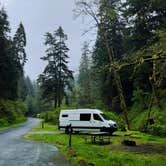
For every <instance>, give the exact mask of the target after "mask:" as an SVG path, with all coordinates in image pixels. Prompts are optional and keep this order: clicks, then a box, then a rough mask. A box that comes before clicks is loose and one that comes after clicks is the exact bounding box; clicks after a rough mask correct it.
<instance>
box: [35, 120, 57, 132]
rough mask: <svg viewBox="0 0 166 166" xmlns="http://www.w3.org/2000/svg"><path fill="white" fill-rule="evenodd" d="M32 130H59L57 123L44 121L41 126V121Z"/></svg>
mask: <svg viewBox="0 0 166 166" xmlns="http://www.w3.org/2000/svg"><path fill="white" fill-rule="evenodd" d="M32 131H59V130H58V126H57V125H53V124H51V123H44V126H43V128H42V122H40V123H39V124H38V125H37V126H36V127H35V128H33V129H32Z"/></svg>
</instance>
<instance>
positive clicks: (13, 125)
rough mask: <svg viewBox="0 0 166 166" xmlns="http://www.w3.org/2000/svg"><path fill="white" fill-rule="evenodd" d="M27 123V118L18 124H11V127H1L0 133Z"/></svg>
mask: <svg viewBox="0 0 166 166" xmlns="http://www.w3.org/2000/svg"><path fill="white" fill-rule="evenodd" d="M26 121H27V119H26V118H25V119H23V120H22V121H21V122H18V123H15V124H11V125H9V126H5V127H0V131H3V130H7V129H9V128H12V127H17V126H19V125H21V124H23V123H25V122H26Z"/></svg>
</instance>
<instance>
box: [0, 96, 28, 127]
mask: <svg viewBox="0 0 166 166" xmlns="http://www.w3.org/2000/svg"><path fill="white" fill-rule="evenodd" d="M25 109H26V105H25V104H24V103H23V102H22V101H19V100H18V101H11V100H2V99H0V118H1V119H0V127H3V126H8V125H11V124H15V123H19V122H22V121H24V120H25V117H24V111H25Z"/></svg>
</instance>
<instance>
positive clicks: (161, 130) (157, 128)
mask: <svg viewBox="0 0 166 166" xmlns="http://www.w3.org/2000/svg"><path fill="white" fill-rule="evenodd" d="M149 133H150V134H153V135H157V136H163V137H164V136H166V126H165V125H160V124H154V125H152V126H151V127H150V129H149Z"/></svg>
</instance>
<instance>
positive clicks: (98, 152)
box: [25, 124, 166, 166]
mask: <svg viewBox="0 0 166 166" xmlns="http://www.w3.org/2000/svg"><path fill="white" fill-rule="evenodd" d="M47 125H48V126H47ZM47 125H46V126H47V127H46V129H47V130H46V131H52V129H55V126H54V127H53V125H50V124H47ZM33 130H34V129H33ZM35 131H41V130H40V129H39V130H37V128H35ZM53 131H55V130H53ZM116 134H117V136H112V137H111V144H110V145H104V146H101V145H93V144H87V143H86V142H85V135H72V148H73V149H74V150H75V151H76V153H77V156H76V157H72V154H71V152H70V151H69V150H68V142H69V136H68V135H66V134H56V135H54V134H35V135H33V134H29V135H26V136H25V137H26V138H27V139H31V140H34V141H39V142H45V143H49V144H53V145H56V146H57V147H58V148H59V150H60V151H61V152H63V153H64V154H65V155H66V156H68V157H69V158H71V161H72V166H78V165H79V164H78V161H80V160H86V161H87V162H88V163H93V164H95V166H101V165H102V166H108V165H109V166H164V165H166V155H165V154H164V153H159V152H157V151H156V153H155V152H154V153H149V154H148V153H142V152H141V153H139V152H137V151H134V149H133V147H130V148H131V149H130V148H128V147H127V148H126V147H125V146H124V145H122V144H121V142H122V141H123V140H124V139H130V140H134V141H136V143H137V144H152V145H153V148H154V149H153V150H155V148H156V149H157V148H158V147H160V148H163V149H165V148H166V139H165V138H160V137H154V136H151V135H148V134H144V133H140V132H127V133H124V132H116ZM125 135H127V136H125ZM138 146H139V145H138ZM143 148H144V146H143ZM131 150H132V151H131ZM150 150H151V149H150ZM161 150H162V149H161Z"/></svg>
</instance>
